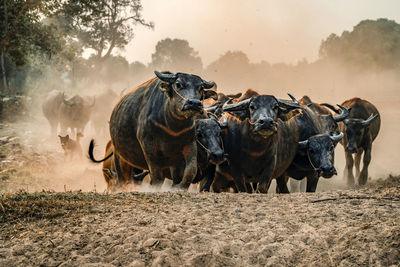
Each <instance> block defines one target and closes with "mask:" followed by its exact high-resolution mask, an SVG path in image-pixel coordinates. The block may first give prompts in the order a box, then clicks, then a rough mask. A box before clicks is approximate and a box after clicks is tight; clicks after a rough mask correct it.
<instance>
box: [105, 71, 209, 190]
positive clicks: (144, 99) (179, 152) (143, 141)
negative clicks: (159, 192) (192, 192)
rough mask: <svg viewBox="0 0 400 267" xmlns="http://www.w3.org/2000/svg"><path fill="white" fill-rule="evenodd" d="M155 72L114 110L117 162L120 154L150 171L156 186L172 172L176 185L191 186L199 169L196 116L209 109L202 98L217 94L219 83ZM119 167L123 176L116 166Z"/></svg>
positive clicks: (113, 135)
mask: <svg viewBox="0 0 400 267" xmlns="http://www.w3.org/2000/svg"><path fill="white" fill-rule="evenodd" d="M155 74H156V76H157V77H156V78H153V79H152V80H150V81H148V82H146V83H144V84H142V85H140V86H139V87H138V88H137V89H136V90H134V91H132V92H130V93H128V94H127V95H125V96H124V97H123V98H122V99H121V100H120V102H119V103H118V104H117V105H116V107H115V108H114V110H113V112H112V114H111V119H110V134H111V139H112V142H113V145H114V149H115V150H114V152H115V154H114V157H115V162H118V158H119V157H120V158H122V159H123V160H124V161H126V162H128V163H129V164H130V165H132V166H135V167H137V168H139V169H142V170H149V171H150V178H151V184H158V185H160V184H162V183H163V181H164V177H165V176H164V171H167V172H169V173H170V176H171V177H172V180H173V184H174V185H177V184H180V185H181V186H182V187H185V188H187V187H188V186H189V185H190V183H191V182H192V180H193V178H194V177H195V176H196V173H197V145H196V136H195V117H196V116H198V115H200V114H202V113H203V112H204V109H203V105H202V103H201V100H202V99H207V98H210V97H215V96H216V92H215V91H214V90H212V88H213V87H214V86H215V83H214V82H206V81H204V80H203V79H202V78H200V77H199V76H197V75H192V74H186V73H176V74H172V73H160V72H157V71H155ZM116 171H117V174H118V175H121V170H120V169H119V168H118V166H117V164H116Z"/></svg>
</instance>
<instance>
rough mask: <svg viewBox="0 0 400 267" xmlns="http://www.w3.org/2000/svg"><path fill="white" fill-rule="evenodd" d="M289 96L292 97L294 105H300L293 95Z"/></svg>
mask: <svg viewBox="0 0 400 267" xmlns="http://www.w3.org/2000/svg"><path fill="white" fill-rule="evenodd" d="M288 96H289V97H290V99H292V101H293V103H296V104H299V101H298V100H297V99H296V98H295V97H294V96H293V95H291V94H289V93H288Z"/></svg>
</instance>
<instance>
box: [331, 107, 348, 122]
mask: <svg viewBox="0 0 400 267" xmlns="http://www.w3.org/2000/svg"><path fill="white" fill-rule="evenodd" d="M337 106H338V107H339V108H340V109H341V112H340V113H339V115H337V116H333V120H334V121H336V122H339V121H342V120H344V119H346V118H347V116H349V111H348V109H347V108H345V107H343V106H342V105H339V104H337Z"/></svg>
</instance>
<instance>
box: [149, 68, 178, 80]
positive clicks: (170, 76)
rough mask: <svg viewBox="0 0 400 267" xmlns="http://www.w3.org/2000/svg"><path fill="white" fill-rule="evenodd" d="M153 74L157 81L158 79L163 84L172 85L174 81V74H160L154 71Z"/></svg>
mask: <svg viewBox="0 0 400 267" xmlns="http://www.w3.org/2000/svg"><path fill="white" fill-rule="evenodd" d="M154 73H155V74H156V76H157V77H158V79H160V80H161V81H163V82H167V83H173V82H175V80H176V74H170V73H161V72H158V71H156V70H155V71H154Z"/></svg>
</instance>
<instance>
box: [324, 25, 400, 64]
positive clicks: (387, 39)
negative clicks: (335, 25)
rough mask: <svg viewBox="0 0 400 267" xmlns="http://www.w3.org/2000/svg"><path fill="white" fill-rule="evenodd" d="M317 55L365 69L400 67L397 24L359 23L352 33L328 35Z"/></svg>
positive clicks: (399, 31) (399, 29) (398, 26)
mask: <svg viewBox="0 0 400 267" xmlns="http://www.w3.org/2000/svg"><path fill="white" fill-rule="evenodd" d="M319 55H320V57H321V58H322V59H334V60H339V61H342V62H343V63H346V64H352V65H356V66H360V67H366V68H378V69H393V68H400V24H397V23H396V22H395V21H393V20H388V19H378V20H364V21H361V22H360V23H359V24H357V25H356V26H355V27H354V28H353V30H352V31H351V32H349V31H344V32H343V33H342V35H341V36H337V35H336V34H331V35H329V36H328V38H327V39H326V40H323V41H322V43H321V46H320V50H319Z"/></svg>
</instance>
